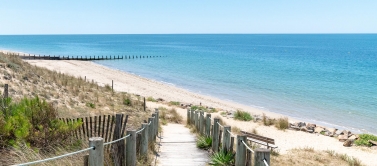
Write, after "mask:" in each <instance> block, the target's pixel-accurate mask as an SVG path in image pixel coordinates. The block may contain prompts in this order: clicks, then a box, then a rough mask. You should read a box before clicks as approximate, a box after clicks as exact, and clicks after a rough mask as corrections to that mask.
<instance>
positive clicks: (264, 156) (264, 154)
mask: <svg viewBox="0 0 377 166" xmlns="http://www.w3.org/2000/svg"><path fill="white" fill-rule="evenodd" d="M264 160H266V162H267V164H268V165H270V149H263V148H258V149H255V150H254V165H255V166H265V164H264Z"/></svg>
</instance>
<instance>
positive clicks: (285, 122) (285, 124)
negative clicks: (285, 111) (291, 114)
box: [275, 117, 289, 130]
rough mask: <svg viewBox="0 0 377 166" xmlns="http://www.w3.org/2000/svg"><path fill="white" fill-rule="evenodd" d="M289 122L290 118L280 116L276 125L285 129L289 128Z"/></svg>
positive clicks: (280, 128)
mask: <svg viewBox="0 0 377 166" xmlns="http://www.w3.org/2000/svg"><path fill="white" fill-rule="evenodd" d="M288 126H289V122H288V118H287V117H285V118H279V119H278V120H277V122H276V123H275V127H276V128H278V129H279V130H285V129H288Z"/></svg>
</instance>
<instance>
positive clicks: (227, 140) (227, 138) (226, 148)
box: [222, 126, 231, 152]
mask: <svg viewBox="0 0 377 166" xmlns="http://www.w3.org/2000/svg"><path fill="white" fill-rule="evenodd" d="M223 130H224V134H223V146H222V149H223V151H224V152H229V151H230V133H229V132H230V130H231V127H230V126H224V129H223ZM228 131H229V132H228Z"/></svg>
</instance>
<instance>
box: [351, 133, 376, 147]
mask: <svg viewBox="0 0 377 166" xmlns="http://www.w3.org/2000/svg"><path fill="white" fill-rule="evenodd" d="M369 140H372V141H377V136H375V135H372V134H360V135H359V139H357V140H356V141H355V142H354V143H355V145H357V146H372V144H371V143H370V142H369Z"/></svg>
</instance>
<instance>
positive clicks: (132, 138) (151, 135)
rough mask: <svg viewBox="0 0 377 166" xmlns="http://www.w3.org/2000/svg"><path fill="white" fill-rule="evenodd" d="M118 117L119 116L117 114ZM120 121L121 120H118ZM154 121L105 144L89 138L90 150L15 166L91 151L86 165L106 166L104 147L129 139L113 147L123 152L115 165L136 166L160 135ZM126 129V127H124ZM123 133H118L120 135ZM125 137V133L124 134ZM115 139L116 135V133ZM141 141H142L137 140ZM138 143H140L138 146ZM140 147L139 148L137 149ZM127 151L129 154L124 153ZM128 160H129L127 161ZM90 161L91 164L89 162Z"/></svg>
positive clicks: (157, 114)
mask: <svg viewBox="0 0 377 166" xmlns="http://www.w3.org/2000/svg"><path fill="white" fill-rule="evenodd" d="M117 115H118V114H117ZM152 115H153V117H159V112H158V109H156V111H155V113H153V114H152ZM118 119H119V118H118ZM150 119H152V120H150V121H149V123H148V124H146V123H143V124H142V128H141V129H140V130H138V131H135V130H127V132H130V133H129V134H127V135H126V136H124V137H122V138H119V139H116V140H113V141H110V142H106V143H104V140H105V139H104V138H102V137H90V138H89V146H90V147H89V148H86V149H82V150H79V151H76V152H72V153H67V154H64V155H61V156H56V157H51V158H47V159H42V160H37V161H33V162H27V163H22V164H15V165H14V166H26V165H34V164H38V163H42V162H47V161H51V160H56V159H60V158H63V157H67V156H72V155H75V154H78V153H83V152H86V151H89V157H87V158H85V160H86V161H84V163H89V166H103V165H104V153H105V152H104V151H105V149H104V146H106V145H110V144H114V143H116V142H119V141H121V140H124V139H126V138H127V142H126V143H125V144H118V145H116V146H115V148H114V145H113V146H112V147H113V148H114V149H113V152H112V153H114V152H116V151H122V152H123V153H116V155H117V156H114V157H113V159H114V163H113V164H115V165H118V164H122V163H123V164H124V163H126V165H136V162H137V157H138V155H139V156H144V157H145V156H148V151H149V148H148V147H149V145H148V144H154V141H155V140H156V136H157V135H158V132H159V131H158V123H159V122H158V118H150ZM123 128H125V125H124V126H123ZM146 128H148V129H147V130H146ZM118 131H121V128H120V127H119V130H118ZM120 133H121V132H118V134H120ZM139 133H141V134H140V137H139V136H138V137H137V134H139ZM121 135H123V132H122V134H121ZM114 137H115V133H114ZM137 139H140V140H137ZM137 142H140V143H139V144H137ZM136 147H139V148H136ZM125 151H127V153H124V152H125ZM126 158H127V160H125V159H126ZM89 161H90V162H89Z"/></svg>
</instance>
